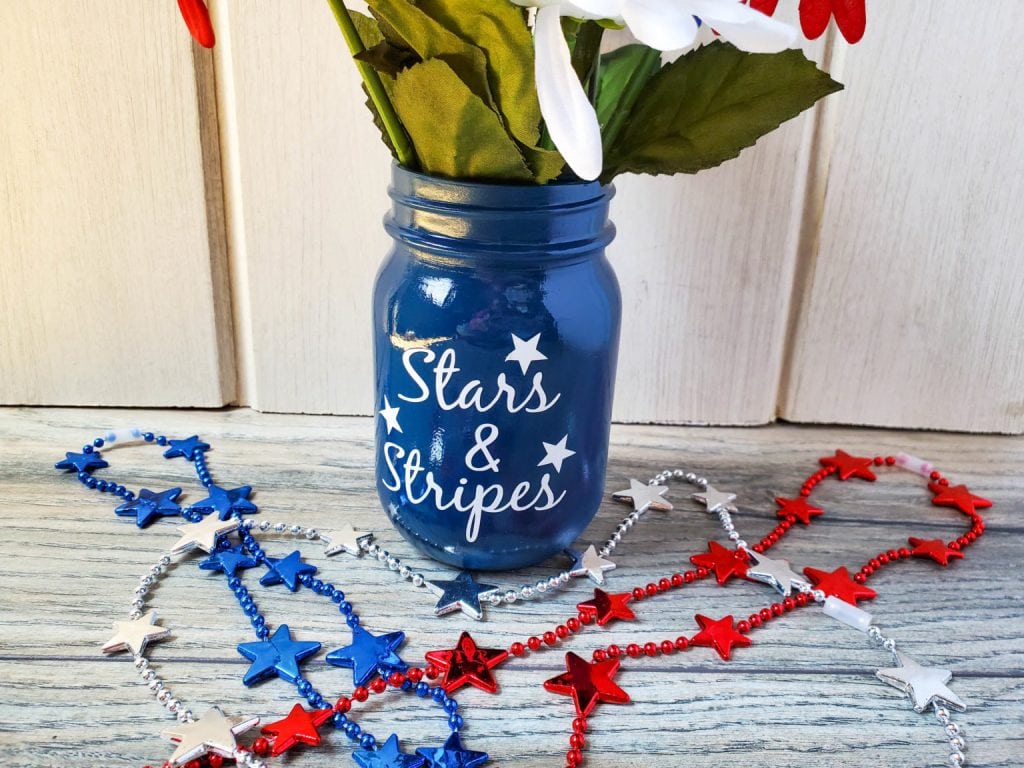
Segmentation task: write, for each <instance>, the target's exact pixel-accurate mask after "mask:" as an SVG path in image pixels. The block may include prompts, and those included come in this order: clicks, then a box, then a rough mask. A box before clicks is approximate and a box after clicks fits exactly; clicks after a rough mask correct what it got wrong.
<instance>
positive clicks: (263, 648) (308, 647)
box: [238, 624, 320, 685]
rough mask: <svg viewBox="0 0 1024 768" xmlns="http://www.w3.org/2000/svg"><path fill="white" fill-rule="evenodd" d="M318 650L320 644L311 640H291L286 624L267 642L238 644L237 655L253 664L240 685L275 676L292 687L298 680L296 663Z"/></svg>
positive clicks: (297, 665)
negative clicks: (291, 684)
mask: <svg viewBox="0 0 1024 768" xmlns="http://www.w3.org/2000/svg"><path fill="white" fill-rule="evenodd" d="M319 650H320V643H318V642H316V641H313V640H306V641H299V640H292V632H291V630H290V629H288V625H287V624H282V625H281V626H279V627H278V628H277V631H276V632H274V634H273V636H272V637H271V638H270V639H269V640H260V641H257V642H254V643H239V645H238V652H239V653H240V654H242V655H243V656H245V658H247V659H249V661H251V662H252V664H251V665H250V667H249V671H248V672H246V673H245V677H243V678H242V682H243V683H245V684H246V685H254V684H255V683H258V682H259V681H260V680H263V679H264V678H267V677H273V676H274V675H277V676H278V677H280V678H283V679H285V680H287V681H288V682H289V683H294V682H295V678H297V677H298V676H299V662H300V661H302V660H303V659H304V658H306V657H307V656H312V655H313V654H314V653H316V652H317V651H319Z"/></svg>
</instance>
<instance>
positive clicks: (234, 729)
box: [160, 707, 260, 768]
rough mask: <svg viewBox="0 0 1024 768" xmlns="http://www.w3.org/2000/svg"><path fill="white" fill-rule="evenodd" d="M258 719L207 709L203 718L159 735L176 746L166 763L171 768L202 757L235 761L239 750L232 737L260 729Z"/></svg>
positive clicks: (217, 708)
mask: <svg viewBox="0 0 1024 768" xmlns="http://www.w3.org/2000/svg"><path fill="white" fill-rule="evenodd" d="M259 723H260V719H259V718H258V717H240V718H229V717H225V715H224V713H223V712H221V710H220V708H219V707H210V709H208V710H207V712H206V714H205V715H203V716H202V717H200V718H199V719H198V720H195V721H194V722H191V723H181V724H179V725H177V726H175V727H174V728H168V729H167V730H166V731H164V732H163V733H161V734H160V735H161V736H163V737H164V738H165V739H170V740H171V741H176V742H178V748H177V749H176V750H174V754H172V755H171V757H170V759H169V760H168V762H169V763H170V764H171V766H172V768H177V767H178V766H182V765H185V764H187V763H189V762H191V761H192V760H195V759H197V758H200V757H203V756H204V755H220V756H221V757H234V754H235V750H236V749H238V742H237V741H236V740H235V736H238V735H239V734H242V733H245V732H246V731H248V730H251V729H252V728H255V727H256V726H257V725H259Z"/></svg>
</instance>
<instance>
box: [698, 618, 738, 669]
mask: <svg viewBox="0 0 1024 768" xmlns="http://www.w3.org/2000/svg"><path fill="white" fill-rule="evenodd" d="M693 618H695V619H696V620H697V623H698V624H700V632H698V633H697V634H696V635H694V636H693V637H692V638H690V645H705V646H708V647H709V648H714V649H715V650H716V651H718V655H719V656H721V657H722V658H723V659H724V660H725V661H728V660H729V659H730V657H731V656H732V647H733V646H734V645H735V646H739V647H740V648H746V647H747V646H748V645H750V638H749V637H747V636H746V635H741V634H740V633H739V632H737V631H736V627H735V624H734V623H733V620H732V616H723V617H722V618H721V619H709V618H708V617H707V616H704V615H702V614H699V613H698V614H697V615H696V616H694V617H693Z"/></svg>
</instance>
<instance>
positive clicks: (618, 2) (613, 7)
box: [562, 0, 625, 19]
mask: <svg viewBox="0 0 1024 768" xmlns="http://www.w3.org/2000/svg"><path fill="white" fill-rule="evenodd" d="M624 4H625V2H624V0H566V1H564V2H562V15H563V16H574V17H575V18H577V19H618V18H620V17H621V16H622V6H623V5H624Z"/></svg>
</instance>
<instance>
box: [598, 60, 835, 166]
mask: <svg viewBox="0 0 1024 768" xmlns="http://www.w3.org/2000/svg"><path fill="white" fill-rule="evenodd" d="M842 87H843V86H842V85H841V84H840V83H837V82H836V81H834V80H833V79H832V78H831V77H829V76H828V74H827V73H825V72H822V71H821V70H819V69H818V68H817V67H816V66H815V65H814V63H813V62H811V61H809V60H808V59H807V58H806V57H805V56H804V55H803V53H801V52H800V51H798V50H788V51H783V52H782V53H776V54H756V53H745V52H743V51H740V50H739V49H737V48H736V47H734V46H732V45H730V44H728V43H722V42H720V41H716V42H714V43H712V44H710V45H706V46H704V47H702V48H698V49H697V50H695V51H692V52H690V53H688V54H687V55H686V56H683V57H681V58H679V59H677V60H676V61H675V62H674V63H672V64H669V65H667V66H665V67H662V68H661V70H660V71H659V72H658V73H657V74H655V75H654V77H652V78H651V80H650V81H649V83H648V84H647V87H646V88H645V89H644V91H643V93H642V94H641V96H640V98H639V99H637V101H636V103H635V104H634V106H633V109H632V111H631V112H630V114H629V118H628V121H627V123H626V126H625V129H624V130H623V131H622V133H621V134H619V138H618V140H617V141H615V142H614V144H612V145H611V146H610V147H609V148H608V150H607V151H606V153H605V172H604V174H603V175H602V177H601V180H602V181H605V182H607V181H609V180H611V179H612V178H613V177H614V176H616V175H617V174H620V173H630V172H632V173H652V174H661V173H696V172H697V171H701V170H704V169H705V168H712V167H714V166H716V165H719V164H720V163H722V162H724V161H725V160H728V159H730V158H733V157H736V156H737V155H738V154H739V153H740V151H741V150H743V149H744V148H746V147H749V146H752V145H753V144H754V143H755V142H756V141H757V140H758V139H759V138H760V137H761V136H763V135H765V134H766V133H768V132H769V131H772V130H774V129H775V128H777V127H778V126H779V125H780V124H781V123H783V122H785V121H786V120H789V119H791V118H793V117H796V116H797V115H798V114H800V113H801V112H803V111H804V110H805V109H807V108H808V107H810V106H812V105H813V104H814V102H816V101H817V100H818V99H820V98H822V97H824V96H827V95H828V94H830V93H835V92H836V91H838V90H841V89H842Z"/></svg>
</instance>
